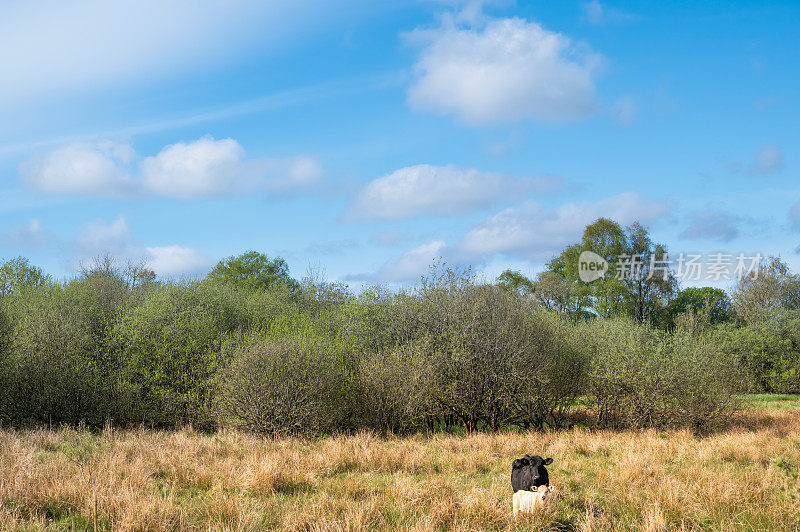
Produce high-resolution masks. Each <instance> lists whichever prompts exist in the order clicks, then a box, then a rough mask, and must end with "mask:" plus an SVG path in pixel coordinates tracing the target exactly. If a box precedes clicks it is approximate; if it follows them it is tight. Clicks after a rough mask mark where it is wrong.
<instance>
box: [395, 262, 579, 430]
mask: <svg viewBox="0 0 800 532" xmlns="http://www.w3.org/2000/svg"><path fill="white" fill-rule="evenodd" d="M390 321H392V322H393V323H392V325H391V330H392V333H391V335H390V337H394V342H395V346H396V347H399V346H403V345H407V344H409V343H410V342H417V343H416V345H417V346H418V348H421V349H424V351H425V353H426V354H427V357H428V362H427V364H428V365H429V366H430V370H429V371H430V372H431V375H430V378H429V379H427V380H426V383H427V388H428V389H429V390H430V394H431V395H432V398H433V400H434V403H435V405H436V410H437V412H436V415H437V416H438V418H439V421H440V423H441V424H442V425H444V426H447V425H449V424H459V425H462V426H464V427H466V428H467V429H468V430H476V429H480V428H488V429H492V430H496V429H498V428H500V427H502V426H504V425H509V424H515V425H521V426H538V427H542V426H545V425H549V426H554V425H558V424H560V423H562V422H563V421H564V414H565V413H566V411H567V407H568V406H569V405H571V404H572V403H573V402H574V400H575V398H576V397H577V396H578V394H579V393H581V391H582V389H583V385H584V381H585V376H586V371H587V365H586V359H585V357H584V356H583V355H582V353H581V352H579V351H577V350H575V349H573V348H572V346H571V345H570V344H569V343H568V342H566V339H565V338H564V337H559V328H560V327H566V326H567V323H566V322H561V321H560V320H559V319H558V318H557V317H552V316H550V315H548V314H535V313H534V312H533V309H532V307H531V306H530V305H529V304H528V303H527V302H526V300H525V299H523V298H521V297H518V296H515V295H512V294H510V293H508V292H507V291H504V290H502V289H501V288H498V287H495V286H491V285H478V284H476V283H474V282H473V280H472V279H471V278H470V277H469V276H468V275H466V274H463V273H462V274H458V273H457V272H452V271H447V272H444V274H442V275H439V276H436V275H434V276H432V277H431V278H429V279H427V280H426V281H425V282H424V283H423V285H422V287H421V288H420V289H419V290H418V291H417V292H416V293H413V294H410V295H407V294H401V295H400V296H399V298H398V302H397V305H396V308H395V312H394V314H393V316H392V318H391V320H390Z"/></svg>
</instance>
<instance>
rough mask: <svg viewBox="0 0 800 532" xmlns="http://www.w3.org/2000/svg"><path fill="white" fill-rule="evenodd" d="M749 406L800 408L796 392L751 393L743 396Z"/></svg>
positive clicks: (783, 408)
mask: <svg viewBox="0 0 800 532" xmlns="http://www.w3.org/2000/svg"><path fill="white" fill-rule="evenodd" d="M743 399H744V400H745V401H746V402H747V403H748V404H749V405H750V407H751V408H755V409H760V410H800V395H798V394H769V393H760V394H751V395H745V396H743Z"/></svg>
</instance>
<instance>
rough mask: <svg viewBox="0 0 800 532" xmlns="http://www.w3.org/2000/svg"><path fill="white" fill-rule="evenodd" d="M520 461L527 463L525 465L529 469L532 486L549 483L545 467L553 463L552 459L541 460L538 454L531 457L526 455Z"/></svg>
mask: <svg viewBox="0 0 800 532" xmlns="http://www.w3.org/2000/svg"><path fill="white" fill-rule="evenodd" d="M522 460H525V461H527V464H528V465H530V467H531V480H533V485H534V486H539V485H541V484H549V483H550V476H549V475H548V474H547V468H546V467H545V466H549V465H550V464H552V463H553V459H552V458H542V457H541V456H539V455H538V454H535V455H533V456H531V455H529V454H526V455H525V456H524V457H523V458H522Z"/></svg>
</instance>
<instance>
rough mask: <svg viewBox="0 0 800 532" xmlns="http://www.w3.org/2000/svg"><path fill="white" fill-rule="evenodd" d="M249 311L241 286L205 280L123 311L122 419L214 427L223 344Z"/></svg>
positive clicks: (154, 293) (156, 293)
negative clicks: (246, 310)
mask: <svg viewBox="0 0 800 532" xmlns="http://www.w3.org/2000/svg"><path fill="white" fill-rule="evenodd" d="M244 309H245V304H244V297H243V295H242V294H241V293H240V292H239V291H238V290H237V289H235V288H232V287H228V286H219V285H208V284H202V283H182V284H168V285H163V286H160V287H156V288H153V289H150V290H147V291H146V293H145V294H144V296H143V298H142V301H141V302H140V303H138V304H136V305H130V306H126V307H124V308H122V309H120V312H119V315H118V317H117V320H116V322H115V323H114V327H113V329H112V331H111V333H110V339H109V342H110V344H111V345H112V346H113V349H114V350H115V352H116V354H117V358H118V359H119V360H120V361H121V367H120V370H119V382H118V388H117V390H116V393H117V395H118V396H119V397H120V399H121V402H122V403H123V404H122V405H121V408H120V410H119V411H118V412H117V416H116V419H118V420H120V421H123V422H143V421H145V422H151V423H155V424H158V425H174V424H183V423H191V424H193V425H195V426H198V427H201V428H208V427H211V426H213V413H212V410H211V406H212V402H213V391H214V387H215V378H216V374H217V371H218V370H219V369H220V368H222V367H223V366H225V364H226V363H227V361H226V360H225V358H224V357H223V354H222V342H223V340H224V338H225V337H226V335H230V334H233V333H234V332H235V331H238V330H239V329H240V328H241V327H242V324H243V323H244V322H245V321H246V320H245V318H246V314H245V312H244Z"/></svg>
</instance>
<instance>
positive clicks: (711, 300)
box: [668, 286, 732, 325]
mask: <svg viewBox="0 0 800 532" xmlns="http://www.w3.org/2000/svg"><path fill="white" fill-rule="evenodd" d="M731 311H732V303H731V299H730V298H729V297H728V294H726V293H725V291H724V290H722V289H720V288H712V287H710V286H704V287H702V288H694V287H690V288H685V289H684V290H681V292H680V293H679V294H678V295H677V297H675V299H674V300H673V301H672V302H671V303H670V305H669V311H668V313H669V317H670V321H673V322H674V320H675V317H676V316H678V315H679V314H683V313H684V312H692V313H693V314H702V315H704V316H706V317H707V318H708V323H711V324H713V325H716V324H719V323H725V322H726V321H728V320H729V319H730V318H731Z"/></svg>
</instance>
